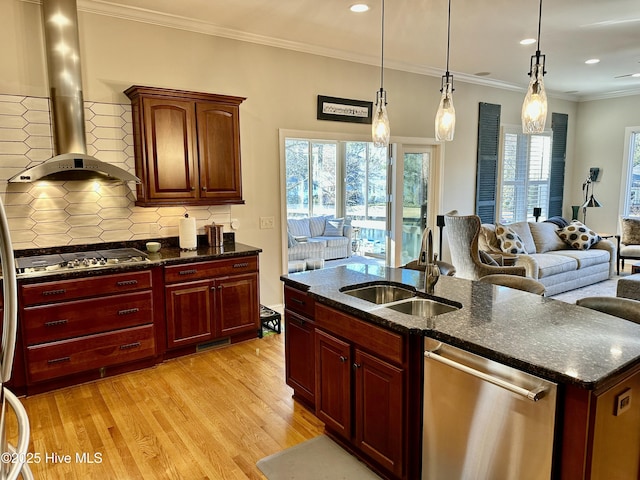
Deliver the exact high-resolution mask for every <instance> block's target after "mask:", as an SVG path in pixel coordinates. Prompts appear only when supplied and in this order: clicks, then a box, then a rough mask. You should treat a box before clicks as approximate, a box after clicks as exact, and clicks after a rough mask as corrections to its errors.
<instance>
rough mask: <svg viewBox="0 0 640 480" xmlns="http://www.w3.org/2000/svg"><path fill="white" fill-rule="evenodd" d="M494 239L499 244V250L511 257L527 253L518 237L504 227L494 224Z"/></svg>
mask: <svg viewBox="0 0 640 480" xmlns="http://www.w3.org/2000/svg"><path fill="white" fill-rule="evenodd" d="M496 237H497V238H498V242H499V243H500V249H501V250H502V251H503V252H504V253H511V254H513V255H517V254H519V253H527V251H526V250H525V248H524V242H523V241H522V239H521V238H520V236H519V235H518V234H517V233H516V232H514V231H513V230H511V229H510V228H509V227H507V226H506V225H502V224H500V223H496Z"/></svg>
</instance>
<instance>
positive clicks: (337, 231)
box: [322, 218, 344, 237]
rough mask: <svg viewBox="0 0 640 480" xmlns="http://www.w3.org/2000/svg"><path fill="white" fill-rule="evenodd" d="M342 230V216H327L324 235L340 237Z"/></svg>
mask: <svg viewBox="0 0 640 480" xmlns="http://www.w3.org/2000/svg"><path fill="white" fill-rule="evenodd" d="M343 230H344V218H327V219H326V221H325V224H324V232H323V233H322V235H323V236H324V237H341V236H342V232H343Z"/></svg>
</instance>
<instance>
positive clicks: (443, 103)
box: [436, 0, 456, 142]
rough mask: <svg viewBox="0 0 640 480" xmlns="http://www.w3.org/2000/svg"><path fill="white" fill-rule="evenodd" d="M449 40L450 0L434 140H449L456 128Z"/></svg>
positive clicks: (451, 138)
mask: <svg viewBox="0 0 640 480" xmlns="http://www.w3.org/2000/svg"><path fill="white" fill-rule="evenodd" d="M450 40H451V0H449V15H448V20H447V71H446V72H445V74H444V75H443V76H442V83H441V86H440V92H441V93H442V97H441V98H440V105H439V106H438V112H437V113H436V140H438V141H444V142H450V141H451V140H453V134H454V133H455V130H456V109H455V108H454V107H453V91H454V90H455V89H454V88H453V75H451V74H450V73H449V47H450Z"/></svg>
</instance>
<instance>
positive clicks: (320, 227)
mask: <svg viewBox="0 0 640 480" xmlns="http://www.w3.org/2000/svg"><path fill="white" fill-rule="evenodd" d="M326 220H327V217H326V216H324V215H321V216H318V217H309V230H311V236H312V237H319V236H321V235H322V234H323V233H324V225H325V223H326Z"/></svg>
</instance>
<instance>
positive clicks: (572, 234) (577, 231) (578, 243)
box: [556, 220, 602, 250]
mask: <svg viewBox="0 0 640 480" xmlns="http://www.w3.org/2000/svg"><path fill="white" fill-rule="evenodd" d="M556 233H557V234H558V236H559V237H560V238H561V239H562V240H564V242H565V243H566V244H567V245H569V246H570V247H571V248H575V249H576V250H588V249H589V248H591V247H592V246H593V245H595V244H596V243H598V242H599V241H600V240H602V238H600V235H598V234H597V233H596V232H594V231H593V230H591V229H590V228H589V227H587V226H586V225H585V224H583V223H582V222H579V221H578V220H573V221H572V222H571V223H570V224H569V225H568V226H566V227H564V228H561V229H560V230H558V231H557V232H556Z"/></svg>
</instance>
